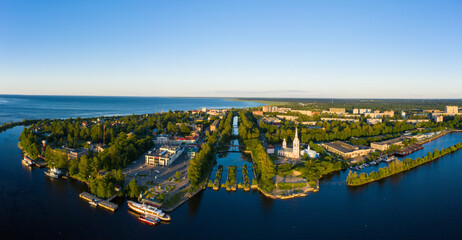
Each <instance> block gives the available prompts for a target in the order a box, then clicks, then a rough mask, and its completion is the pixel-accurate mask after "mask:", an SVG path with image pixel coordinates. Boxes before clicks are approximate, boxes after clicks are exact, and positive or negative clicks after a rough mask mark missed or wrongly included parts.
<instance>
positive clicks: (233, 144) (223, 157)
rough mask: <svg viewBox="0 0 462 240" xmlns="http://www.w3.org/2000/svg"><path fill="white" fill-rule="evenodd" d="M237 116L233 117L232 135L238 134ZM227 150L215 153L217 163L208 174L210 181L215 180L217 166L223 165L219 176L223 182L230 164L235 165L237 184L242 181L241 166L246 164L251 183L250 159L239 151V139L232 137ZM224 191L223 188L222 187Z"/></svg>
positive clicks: (236, 135)
mask: <svg viewBox="0 0 462 240" xmlns="http://www.w3.org/2000/svg"><path fill="white" fill-rule="evenodd" d="M238 121H239V120H238V117H237V116H235V117H234V118H233V129H232V134H233V136H234V137H238V136H239V125H238ZM229 145H230V147H229V149H228V150H229V152H224V153H220V154H217V157H216V160H217V164H216V165H215V166H214V167H213V170H212V174H211V175H210V179H211V180H212V182H214V181H215V176H216V173H217V170H218V166H219V165H222V166H223V174H222V176H221V181H220V183H225V182H226V179H228V169H229V167H230V166H236V167H237V169H236V182H237V183H238V184H239V183H240V184H242V183H244V179H243V175H242V168H243V166H244V165H246V166H247V170H248V174H249V181H250V183H252V179H253V178H254V174H253V170H252V161H251V159H250V156H248V155H245V154H244V153H240V152H239V147H238V146H239V140H238V139H232V140H231V141H230V143H229ZM223 191H224V189H223Z"/></svg>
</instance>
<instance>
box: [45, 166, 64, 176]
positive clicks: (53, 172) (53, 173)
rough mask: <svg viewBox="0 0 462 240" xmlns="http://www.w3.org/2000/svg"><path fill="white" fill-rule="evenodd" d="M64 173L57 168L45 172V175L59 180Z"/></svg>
mask: <svg viewBox="0 0 462 240" xmlns="http://www.w3.org/2000/svg"><path fill="white" fill-rule="evenodd" d="M62 174H63V172H62V171H61V170H59V169H57V168H50V169H48V170H47V171H45V175H47V176H49V177H51V178H59V177H60V176H61V175H62Z"/></svg>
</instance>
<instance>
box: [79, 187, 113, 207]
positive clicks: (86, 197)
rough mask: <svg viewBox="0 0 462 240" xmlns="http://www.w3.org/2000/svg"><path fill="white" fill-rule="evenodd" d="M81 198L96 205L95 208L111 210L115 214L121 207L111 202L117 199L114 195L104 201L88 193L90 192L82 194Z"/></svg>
mask: <svg viewBox="0 0 462 240" xmlns="http://www.w3.org/2000/svg"><path fill="white" fill-rule="evenodd" d="M79 197H80V198H82V199H84V200H87V201H89V202H93V203H94V204H95V206H99V207H102V208H104V209H107V210H110V211H112V212H114V211H115V210H117V208H118V207H119V206H118V205H117V204H115V203H113V202H111V201H112V200H113V199H114V198H115V197H117V195H116V194H114V195H113V196H111V197H110V198H108V199H106V200H104V199H102V198H99V197H97V196H95V195H93V194H91V193H88V192H82V193H80V194H79Z"/></svg>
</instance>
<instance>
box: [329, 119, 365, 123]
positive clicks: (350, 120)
mask: <svg viewBox="0 0 462 240" xmlns="http://www.w3.org/2000/svg"><path fill="white" fill-rule="evenodd" d="M321 120H323V121H326V122H331V121H340V122H355V123H356V122H359V119H354V118H321Z"/></svg>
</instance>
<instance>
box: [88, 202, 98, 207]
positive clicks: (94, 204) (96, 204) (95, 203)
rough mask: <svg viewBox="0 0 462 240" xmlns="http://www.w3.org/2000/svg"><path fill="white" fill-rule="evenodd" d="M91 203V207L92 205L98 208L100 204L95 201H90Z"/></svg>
mask: <svg viewBox="0 0 462 240" xmlns="http://www.w3.org/2000/svg"><path fill="white" fill-rule="evenodd" d="M89 203H90V205H91V206H92V207H97V206H98V203H97V202H95V201H94V200H92V201H90V202H89Z"/></svg>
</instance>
